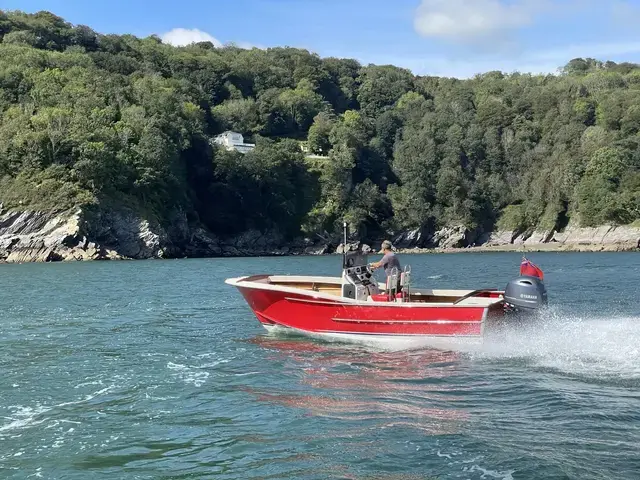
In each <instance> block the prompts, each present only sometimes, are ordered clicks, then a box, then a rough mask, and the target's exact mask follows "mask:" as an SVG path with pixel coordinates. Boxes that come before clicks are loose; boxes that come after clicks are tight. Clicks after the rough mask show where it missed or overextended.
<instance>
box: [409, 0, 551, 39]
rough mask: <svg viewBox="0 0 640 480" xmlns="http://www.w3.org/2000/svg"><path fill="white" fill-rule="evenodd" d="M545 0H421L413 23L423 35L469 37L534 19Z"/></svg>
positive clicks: (520, 24)
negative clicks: (505, 0)
mask: <svg viewBox="0 0 640 480" xmlns="http://www.w3.org/2000/svg"><path fill="white" fill-rule="evenodd" d="M545 3H546V2H545V1H541V0H538V1H536V0H517V1H512V2H509V3H506V2H504V1H503V0H422V3H421V4H420V6H419V7H418V9H417V10H416V15H415V19H414V27H415V29H416V31H417V32H418V33H419V34H420V35H422V36H424V37H436V38H445V39H454V40H456V39H457V40H466V41H468V40H472V39H476V38H478V37H486V36H492V35H494V34H496V33H499V32H503V31H506V30H511V29H517V28H520V27H523V26H526V25H529V24H531V23H532V22H533V20H534V16H535V14H536V13H538V12H539V11H540V10H541V9H542V8H543V4H545Z"/></svg>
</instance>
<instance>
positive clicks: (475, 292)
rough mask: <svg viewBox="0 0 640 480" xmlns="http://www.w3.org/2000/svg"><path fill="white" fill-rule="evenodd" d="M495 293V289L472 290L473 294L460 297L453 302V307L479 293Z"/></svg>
mask: <svg viewBox="0 0 640 480" xmlns="http://www.w3.org/2000/svg"><path fill="white" fill-rule="evenodd" d="M497 291H498V289H497V288H481V289H479V290H474V291H473V292H469V293H467V294H466V295H464V296H462V297H460V298H459V299H458V300H456V301H455V302H453V305H457V304H458V303H460V302H462V301H463V300H466V299H467V298H471V297H475V296H476V295H478V294H479V293H490V292H497Z"/></svg>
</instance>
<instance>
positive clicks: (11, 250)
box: [0, 205, 640, 263]
mask: <svg viewBox="0 0 640 480" xmlns="http://www.w3.org/2000/svg"><path fill="white" fill-rule="evenodd" d="M390 238H391V239H392V241H393V242H394V245H395V246H396V248H398V251H399V252H400V253H407V254H411V253H463V252H534V251H537V252H541V251H565V252H566V251H571V252H601V251H609V252H612V251H614V252H615V251H637V250H638V249H639V247H640V227H632V226H607V225H605V226H600V227H593V228H586V227H578V226H575V225H569V226H568V227H567V228H565V229H564V230H563V231H561V232H556V231H549V232H536V231H530V232H526V233H522V232H510V231H495V232H488V233H482V232H479V231H469V230H468V229H466V228H465V227H463V226H453V227H446V228H442V229H440V230H438V231H431V232H430V231H428V229H417V230H411V231H406V232H401V233H399V234H397V235H395V236H391V237H390ZM380 241H381V239H376V240H375V241H372V242H369V243H368V244H367V243H364V242H360V241H354V242H350V243H348V244H347V245H346V250H347V251H352V250H362V251H363V252H365V253H369V254H374V255H375V254H376V252H377V248H375V246H376V245H378V244H379V243H380ZM370 245H373V248H372V247H371V246H370ZM344 251H345V246H344V245H342V243H340V244H338V245H337V246H335V244H333V243H332V241H331V239H329V238H328V237H327V238H321V239H320V240H318V241H315V242H314V241H313V240H311V239H299V240H296V241H293V242H287V241H285V239H284V238H283V237H282V235H280V234H278V233H277V232H259V231H255V230H252V231H248V232H244V233H243V234H241V235H237V236H233V237H227V238H222V237H218V236H216V235H214V234H212V233H211V232H209V231H207V230H206V229H205V228H203V227H202V226H201V225H190V224H189V222H188V221H187V216H186V214H184V213H183V212H174V214H173V215H172V217H171V220H170V222H169V224H168V225H166V226H162V225H160V223H159V222H157V221H155V220H153V219H151V218H143V217H142V216H140V215H139V214H137V213H135V212H133V211H131V210H128V209H124V208H123V209H118V210H114V209H101V210H99V211H83V210H81V209H78V210H74V211H65V212H37V211H22V212H16V211H10V212H3V211H2V208H1V205H0V263H24V262H56V261H86V260H124V259H151V258H184V257H189V258H209V257H251V256H286V255H327V254H342V253H343V252H344Z"/></svg>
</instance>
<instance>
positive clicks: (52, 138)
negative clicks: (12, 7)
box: [0, 11, 640, 237]
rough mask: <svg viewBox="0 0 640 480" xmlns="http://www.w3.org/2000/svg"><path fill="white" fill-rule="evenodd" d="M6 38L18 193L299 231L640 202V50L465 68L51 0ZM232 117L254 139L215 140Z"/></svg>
mask: <svg viewBox="0 0 640 480" xmlns="http://www.w3.org/2000/svg"><path fill="white" fill-rule="evenodd" d="M0 40H1V43H0V111H1V112H2V117H1V120H0V202H4V205H5V207H9V208H25V207H30V208H39V209H53V208H65V207H68V206H74V205H87V204H97V203H100V202H102V201H105V200H110V201H113V200H114V199H116V200H117V201H120V202H123V203H129V204H133V205H137V206H138V208H140V209H143V210H144V211H148V212H152V213H153V214H154V215H155V216H157V217H158V218H159V219H163V218H168V217H169V213H170V212H173V211H176V210H180V211H184V212H187V215H188V217H189V218H190V219H192V220H198V221H200V222H201V223H202V224H204V225H205V226H206V227H208V228H209V229H210V230H211V231H213V232H215V233H219V234H236V233H240V232H243V231H245V230H248V229H260V230H267V229H274V228H275V229H277V230H279V231H280V232H281V233H282V234H284V235H286V236H288V237H293V236H295V235H297V234H299V233H301V232H302V233H306V234H312V233H316V232H319V233H322V232H331V231H334V230H335V229H336V226H337V225H339V223H340V222H341V220H342V218H347V219H348V220H349V222H350V224H351V226H352V228H353V229H355V230H358V231H359V232H360V234H361V235H375V234H377V233H379V232H377V231H376V230H377V229H380V228H382V229H385V230H396V229H402V228H417V227H422V226H427V225H428V226H432V227H436V226H442V225H450V224H464V225H466V226H467V227H469V228H475V227H482V228H485V229H487V228H492V227H494V226H495V225H496V223H498V225H499V226H502V227H505V228H509V229H521V230H524V229H527V228H534V227H535V228H538V229H550V228H553V227H561V226H563V225H564V224H566V223H567V222H568V220H569V219H575V220H576V221H577V222H578V223H580V224H582V225H587V226H590V225H597V224H602V223H618V224H626V223H631V222H634V221H637V219H639V218H640V66H638V65H635V64H627V63H623V64H615V63H612V62H606V63H603V62H599V61H596V60H592V59H587V60H583V59H575V60H572V61H571V62H570V63H569V64H568V65H566V66H565V67H564V69H563V71H562V72H561V74H559V75H529V74H520V73H513V74H509V75H507V74H503V73H500V72H490V73H485V74H482V75H478V76H476V77H474V78H473V79H469V80H457V79H451V78H436V77H428V76H426V77H425V76H415V75H413V74H412V73H411V72H409V71H407V70H405V69H401V68H397V67H393V66H374V65H369V66H362V65H360V64H359V63H358V62H356V61H354V60H349V59H337V58H319V57H318V56H317V55H314V54H311V53H309V52H307V51H305V50H300V49H293V48H271V49H268V50H260V49H257V48H254V49H251V50H246V49H241V48H238V47H235V46H226V47H224V48H215V47H214V46H213V45H212V44H211V43H207V42H203V43H198V44H193V45H191V46H187V47H181V48H177V47H172V46H170V45H166V44H163V43H162V41H161V40H160V39H159V38H158V37H155V36H151V37H148V38H144V39H140V38H136V37H134V36H131V35H121V36H118V35H102V34H98V33H96V32H94V31H93V30H91V29H90V28H88V27H85V26H73V25H71V24H69V23H67V22H65V21H64V20H63V19H61V18H59V17H57V16H55V15H53V14H51V13H47V12H40V13H37V14H34V15H28V14H24V13H21V12H1V11H0ZM227 129H231V130H235V131H238V132H241V133H243V134H244V135H245V136H247V137H249V138H250V139H253V140H254V141H255V142H256V143H257V147H256V149H255V150H254V151H252V152H250V153H248V154H246V155H242V154H240V153H236V152H227V151H225V150H223V149H220V148H217V147H214V146H213V144H212V142H211V138H212V137H213V136H214V135H216V134H218V133H220V132H222V131H224V130H227ZM307 139H308V142H307V144H308V147H309V149H310V151H311V152H312V153H315V154H319V156H315V157H307V156H305V154H303V153H302V151H301V149H300V145H299V141H300V140H307ZM323 156H324V157H326V158H323Z"/></svg>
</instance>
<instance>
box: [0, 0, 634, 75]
mask: <svg viewBox="0 0 640 480" xmlns="http://www.w3.org/2000/svg"><path fill="white" fill-rule="evenodd" d="M0 8H2V9H5V10H13V9H20V10H24V11H27V12H36V11H39V10H48V11H51V12H53V13H55V14H56V15H60V16H62V17H64V18H65V19H66V20H68V21H70V22H71V23H74V24H85V25H89V26H90V27H92V28H93V29H94V30H97V31H99V32H101V33H133V34H135V35H138V36H147V35H150V34H154V33H155V34H157V35H160V36H161V37H163V38H164V39H165V41H170V42H172V43H177V44H180V43H184V42H189V41H192V40H199V39H213V40H215V41H217V42H220V43H221V44H222V43H228V42H235V43H237V44H239V45H241V46H250V45H255V46H258V47H261V48H264V47H271V46H292V47H302V48H307V49H309V50H311V51H314V52H317V53H318V54H320V55H322V56H339V57H348V58H356V59H358V60H360V61H361V62H362V63H364V64H367V63H377V64H394V65H398V66H403V67H406V68H410V69H411V70H413V71H414V73H416V74H430V75H446V76H456V77H469V76H472V75H474V74H475V73H481V72H486V71H490V70H502V71H506V72H512V71H515V70H518V71H522V72H534V73H539V72H554V71H555V70H556V69H557V68H558V67H560V66H562V65H564V64H565V63H566V62H567V61H568V60H570V59H571V58H575V57H580V56H581V57H588V56H590V57H594V58H598V59H601V60H614V61H633V62H639V63H640V29H638V28H637V27H636V25H637V24H638V23H639V22H640V0H599V1H598V0H234V1H228V0H182V1H179V2H176V1H175V0H174V1H169V0H155V1H150V0H110V1H108V2H90V1H88V0H0Z"/></svg>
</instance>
